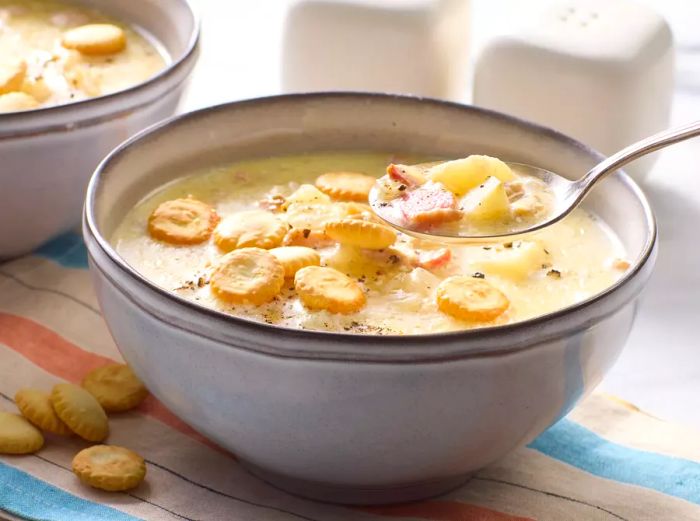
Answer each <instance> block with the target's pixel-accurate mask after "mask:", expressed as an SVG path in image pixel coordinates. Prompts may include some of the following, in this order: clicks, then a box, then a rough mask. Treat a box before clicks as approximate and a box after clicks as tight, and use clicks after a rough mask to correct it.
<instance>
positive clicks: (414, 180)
mask: <svg viewBox="0 0 700 521" xmlns="http://www.w3.org/2000/svg"><path fill="white" fill-rule="evenodd" d="M386 173H387V174H388V175H389V178H390V179H392V180H394V181H397V182H399V183H402V184H404V185H405V186H406V187H407V188H413V187H415V186H420V185H422V184H423V183H425V181H426V179H425V177H424V176H423V174H421V173H420V172H419V171H418V170H417V169H416V168H415V167H412V166H407V165H395V164H394V163H392V164H390V165H389V166H388V167H386Z"/></svg>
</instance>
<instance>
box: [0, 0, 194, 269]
mask: <svg viewBox="0 0 700 521" xmlns="http://www.w3.org/2000/svg"><path fill="white" fill-rule="evenodd" d="M0 27H1V28H2V30H1V31H0V154H1V155H2V158H3V168H2V169H1V170H0V182H2V184H3V186H5V187H6V189H5V190H4V191H3V194H2V196H0V202H2V204H1V205H0V219H1V220H2V221H3V222H6V223H7V222H11V223H12V225H11V226H3V227H2V228H0V259H2V258H8V257H12V256H16V255H20V254H22V253H27V252H28V251H30V250H31V249H33V248H35V247H36V246H38V245H39V244H41V243H42V242H44V241H46V240H48V239H50V238H52V237H54V236H56V235H57V234H60V233H62V232H66V231H68V230H70V229H71V228H73V227H76V226H77V225H78V224H79V221H80V209H81V203H82V200H83V197H84V191H85V187H86V185H87V181H88V179H89V176H90V173H91V172H92V170H94V168H95V167H96V166H97V164H98V163H99V161H100V160H101V159H102V158H103V157H104V156H105V155H106V154H107V153H108V152H109V151H110V150H111V149H112V148H113V147H114V146H116V145H117V144H118V143H120V142H121V141H123V140H124V139H126V138H128V137H129V136H130V135H132V134H134V133H135V132H137V131H139V130H141V129H143V128H144V127H146V126H148V125H150V124H153V123H155V122H157V121H159V120H161V119H164V118H165V117H168V116H171V115H172V114H173V113H174V112H175V109H176V106H177V104H178V102H179V99H180V96H181V94H182V92H183V88H184V82H185V80H186V78H187V77H188V75H189V73H190V71H191V70H192V67H193V66H194V63H195V61H196V57H197V42H198V34H199V27H198V21H197V19H196V17H195V15H194V13H193V12H192V10H191V9H190V7H189V5H188V4H187V2H186V0H165V1H163V2H142V1H136V0H129V1H125V2H119V3H115V2H108V1H105V0H92V1H89V2H75V1H72V0H22V1H19V0H0Z"/></svg>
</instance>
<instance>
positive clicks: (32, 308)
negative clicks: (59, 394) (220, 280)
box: [0, 234, 700, 521]
mask: <svg viewBox="0 0 700 521" xmlns="http://www.w3.org/2000/svg"><path fill="white" fill-rule="evenodd" d="M86 267H87V266H86V255H85V250H84V247H83V245H82V242H81V240H80V237H79V236H78V235H77V234H68V235H65V236H63V237H60V238H59V239H56V240H54V241H53V242H51V243H49V244H48V245H46V246H45V247H43V248H41V249H40V250H38V251H37V252H36V254H35V255H32V256H28V257H24V258H21V259H18V260H14V261H11V262H8V263H5V264H1V265H0V409H2V410H8V411H14V410H15V406H14V404H13V401H12V397H13V396H14V393H15V391H16V390H17V389H18V388H20V387H23V386H36V387H40V388H45V389H50V387H51V386H52V385H53V384H54V383H56V382H60V381H69V382H79V381H80V379H81V378H82V376H83V375H84V373H85V372H86V371H87V370H89V369H91V368H94V367H97V366H100V365H102V364H104V363H105V362H107V361H111V360H120V356H119V352H118V351H117V348H116V347H115V345H114V343H113V342H112V339H111V337H110V335H109V333H108V331H107V328H106V327H105V324H104V322H103V321H102V318H101V316H100V311H99V308H98V306H97V302H96V300H95V297H94V295H93V293H92V289H91V286H90V280H89V276H88V273H87V271H86ZM110 422H111V434H110V437H109V440H108V441H109V443H112V444H116V445H124V446H126V447H129V448H131V449H134V450H136V451H138V452H139V453H140V454H141V455H143V456H144V457H145V458H146V461H147V463H148V476H147V479H146V481H145V482H144V483H143V484H142V485H141V486H139V487H138V488H136V489H135V490H133V491H130V492H128V493H103V492H100V491H97V490H92V489H89V488H87V487H85V486H83V485H81V484H80V483H79V482H78V480H77V478H76V477H75V476H74V475H73V473H72V472H71V471H70V465H71V460H72V458H73V455H74V454H75V453H76V452H77V451H78V450H80V449H81V448H83V447H85V446H86V444H85V443H84V442H82V441H80V440H79V439H77V438H75V437H74V438H62V439H53V438H48V439H47V443H46V446H45V448H44V449H42V450H41V451H40V452H39V453H38V454H35V455H31V456H1V457H0V518H1V517H3V516H4V517H7V518H8V519H32V520H51V521H54V520H55V521H69V520H70V521H82V520H90V521H100V520H105V521H127V520H130V521H131V520H134V519H146V520H158V521H160V520H236V521H238V520H241V521H243V520H280V521H281V520H314V521H321V520H324V521H325V520H329V521H335V520H338V521H341V520H342V521H347V520H353V521H362V520H368V521H369V520H374V521H378V520H382V519H384V520H386V519H405V520H407V519H413V520H436V521H467V520H469V521H506V520H512V521H526V520H535V519H536V520H542V521H545V520H552V521H565V520H594V521H595V520H625V521H644V520H649V521H652V520H653V521H660V520H669V521H670V520H673V521H686V520H687V521H691V520H694V521H697V520H700V433H697V432H692V431H690V430H688V429H685V428H682V427H679V426H676V425H672V424H669V423H665V422H663V421H660V420H658V419H655V418H653V417H651V416H648V415H646V414H644V413H642V412H639V411H638V410H635V409H634V408H633V407H631V406H629V405H626V404H624V403H622V402H620V401H617V400H614V399H611V398H610V397H606V396H603V395H593V396H592V397H590V398H588V399H587V400H586V401H585V402H584V403H582V404H581V405H580V406H579V407H577V408H576V409H575V410H574V411H573V412H572V413H571V414H570V415H569V416H568V417H567V418H566V419H564V420H562V421H560V422H559V423H557V424H556V425H555V426H554V427H552V428H551V429H549V430H548V431H547V432H545V433H544V434H542V435H541V436H540V437H539V438H537V439H536V440H535V441H534V442H533V443H531V444H530V445H529V446H528V447H527V448H523V449H520V450H517V451H515V452H514V453H512V454H511V455H509V456H508V457H506V458H504V459H503V460H502V461H500V462H499V463H497V464H495V465H493V466H491V467H489V468H487V469H485V470H483V471H481V472H479V473H478V475H477V476H476V477H475V478H474V479H472V480H471V481H470V482H469V483H468V484H467V485H466V486H464V487H463V488H461V489H459V490H457V491H455V492H453V493H451V494H448V495H446V496H443V497H440V498H437V499H435V500H431V501H425V502H420V503H413V504H407V505H399V506H389V507H378V508H362V509H359V508H345V507H340V506H333V505H324V504H319V503H313V502H310V501H305V500H302V499H298V498H295V497H293V496H290V495H288V494H285V493H283V492H280V491H278V490H276V489H274V488H271V487H269V486H267V485H266V484H264V483H262V482H261V481H259V480H257V479H256V478H253V477H251V476H250V475H248V474H247V473H246V472H245V471H244V470H243V469H242V468H241V467H240V466H239V465H238V464H237V463H236V459H235V457H234V456H232V455H230V454H227V453H224V452H223V451H221V450H220V449H217V448H216V447H215V446H213V445H212V444H211V443H209V442H207V440H205V439H204V438H203V437H202V436H200V435H198V434H197V433H196V432H194V431H193V430H192V429H190V428H189V427H188V426H187V425H185V424H184V423H182V422H181V421H180V420H178V419H177V418H176V417H174V416H173V415H172V414H171V413H170V412H169V411H168V410H167V409H165V407H163V406H162V405H161V404H160V403H158V401H157V400H155V399H154V398H152V397H151V398H149V399H147V400H146V402H144V403H143V404H142V406H141V407H140V408H139V409H137V410H136V411H134V412H130V413H124V414H121V415H113V416H112V417H111V420H110Z"/></svg>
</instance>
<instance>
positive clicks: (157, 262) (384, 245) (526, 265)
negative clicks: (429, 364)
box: [112, 153, 629, 335]
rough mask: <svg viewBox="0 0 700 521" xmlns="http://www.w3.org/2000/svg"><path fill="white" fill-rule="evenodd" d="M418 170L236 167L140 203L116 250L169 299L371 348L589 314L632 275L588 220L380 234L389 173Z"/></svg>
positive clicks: (333, 164)
mask: <svg viewBox="0 0 700 521" xmlns="http://www.w3.org/2000/svg"><path fill="white" fill-rule="evenodd" d="M426 159H430V158H424V157H413V156H409V155H402V156H396V155H391V154H379V153H314V154H305V155H295V156H286V157H271V158H266V159H255V160H250V161H242V162H238V163H236V164H233V165H228V166H222V167H220V168H214V169H211V170H207V171H202V172H193V173H192V175H190V176H188V177H186V178H183V179H179V180H177V181H175V182H173V183H171V184H169V185H167V186H164V187H162V188H161V189H159V190H157V191H156V192H154V193H152V194H150V195H148V196H147V197H145V198H144V199H143V200H142V201H141V202H140V203H139V204H138V205H137V206H136V207H135V208H133V209H132V210H131V211H130V212H129V213H128V215H127V216H126V218H125V219H124V221H123V222H122V223H121V225H120V226H119V227H118V229H117V230H116V232H115V233H114V235H113V237H112V242H113V244H114V246H115V247H116V250H117V252H118V253H119V254H120V255H122V256H123V258H124V259H125V260H126V261H127V262H128V263H129V264H131V265H132V266H133V267H134V268H135V269H136V270H137V271H139V272H140V273H141V274H143V275H144V276H145V277H147V278H148V279H150V280H151V281H153V282H154V283H156V284H157V285H159V286H161V287H163V288H165V289H166V290H168V291H171V292H173V293H174V294H176V295H178V296H180V297H183V298H185V299H188V300H191V301H194V302H196V303H198V304H201V305H202V306H206V307H210V308H213V309H216V310H219V311H223V312H225V313H229V314H231V315H235V316H238V317H243V318H247V319H251V320H255V321H259V322H264V323H267V324H273V325H278V326H284V327H289V328H296V329H307V330H319V331H333V332H347V333H358V334H378V335H394V334H397V335H407V334H426V333H436V332H445V331H454V330H462V329H469V328H477V327H484V326H493V325H502V324H509V323H513V322H518V321H521V320H525V319H528V318H532V317H536V316H539V315H543V314H546V313H550V312H552V311H555V310H558V309H561V308H565V307H568V306H571V305H572V304H575V303H577V302H580V301H582V300H585V299H587V298H589V297H591V296H593V295H595V294H597V293H599V292H600V291H602V290H604V289H605V288H607V287H609V286H610V285H612V284H614V283H615V281H617V280H618V279H619V278H620V277H621V276H622V274H623V273H624V271H625V270H626V269H627V268H628V267H629V264H628V263H627V262H626V261H625V260H624V257H625V252H624V250H623V247H622V245H621V243H620V241H619V240H618V239H617V238H616V237H615V235H614V234H613V233H612V231H611V230H610V229H609V228H608V226H607V225H606V224H605V223H604V222H602V221H601V220H600V219H599V218H598V217H596V216H595V215H592V214H590V213H588V212H587V211H586V210H585V209H577V210H575V211H574V212H573V213H572V214H571V215H570V216H569V217H567V218H566V219H565V220H563V221H562V222H560V223H558V224H555V225H553V226H551V227H550V228H547V229H545V230H543V231H542V232H540V233H538V234H537V235H534V236H532V238H528V240H523V241H515V242H505V243H501V244H470V245H465V246H448V245H444V244H440V243H437V242H427V241H423V240H418V239H414V238H411V237H409V236H406V235H403V234H401V233H398V232H395V231H394V230H393V229H391V228H389V227H387V226H386V225H384V224H382V222H381V221H380V220H379V219H378V218H377V217H376V216H375V215H374V214H373V213H372V212H371V210H370V208H369V206H368V205H367V204H366V201H367V194H368V192H369V189H370V188H371V186H372V185H373V183H374V182H375V180H376V179H377V178H379V177H380V176H382V175H383V174H384V173H385V172H386V168H387V165H388V164H389V163H405V164H409V163H420V162H421V161H425V160H426Z"/></svg>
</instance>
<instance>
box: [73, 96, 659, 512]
mask: <svg viewBox="0 0 700 521" xmlns="http://www.w3.org/2000/svg"><path fill="white" fill-rule="evenodd" d="M469 157H471V158H472V159H468V160H465V161H463V163H464V164H469V165H471V166H470V168H472V167H473V164H478V165H480V166H479V168H481V169H482V170H479V175H480V176H482V177H483V178H484V184H485V185H486V184H489V183H490V184H494V182H493V181H490V179H492V178H494V177H498V176H499V175H502V176H506V175H508V176H512V177H509V178H508V181H506V185H505V187H504V188H503V190H504V191H503V194H502V195H503V201H502V202H503V205H505V206H504V208H501V210H500V211H502V212H508V213H509V215H510V214H511V212H512V214H513V215H515V214H516V213H517V212H519V211H520V207H522V206H523V202H522V198H523V193H521V191H519V190H517V189H516V187H515V185H517V184H518V182H525V181H526V180H520V181H518V177H517V172H509V173H505V171H503V170H502V166H501V165H502V163H501V160H504V161H509V162H516V163H517V162H521V163H528V164H535V165H538V166H542V167H543V168H547V169H550V170H553V171H556V172H559V173H561V174H563V175H565V176H571V177H576V176H577V175H578V174H579V173H580V172H582V171H586V170H587V169H588V168H589V167H590V165H592V164H594V163H595V162H596V161H598V160H599V156H598V155H597V154H596V153H595V152H593V151H591V150H589V149H587V148H586V147H585V146H583V145H581V144H579V143H577V142H575V141H573V140H570V139H568V138H566V137H564V136H562V135H560V134H557V133H555V132H553V131H551V130H548V129H544V128H542V127H538V126H535V125H531V124H528V123H525V122H522V121H519V120H515V119H512V118H509V117H507V116H504V115H501V114H497V113H492V112H488V111H483V110H479V109H476V108H473V107H466V106H459V105H453V104H448V103H443V102H437V101H430V100H421V99H413V98H407V97H394V96H383V95H369V94H367V95H364V94H342V93H339V94H316V95H298V96H282V97H276V98H267V99H261V100H253V101H248V102H241V103H235V104H230V105H225V106H221V107H216V108H213V109H208V110H205V111H200V112H197V113H194V114H190V115H187V116H184V117H182V118H179V119H177V120H175V121H172V122H170V123H167V124H165V125H161V126H160V127H158V128H154V129H152V130H150V131H148V132H146V133H144V134H142V135H140V136H138V137H137V138H135V139H133V140H131V141H129V142H127V143H126V144H124V145H123V146H122V147H120V148H119V149H118V150H117V151H116V152H114V153H113V154H112V155H111V156H110V157H109V158H108V159H107V160H106V161H105V162H104V163H103V164H102V165H101V167H100V168H99V169H98V171H97V173H96V174H95V176H94V177H93V180H92V182H91V186H90V189H89V192H88V199H87V202H86V213H85V223H84V232H85V239H86V241H87V245H88V250H89V253H90V262H91V268H92V271H93V274H94V280H95V282H96V288H97V293H98V297H99V300H100V303H101V306H102V309H103V312H104V315H105V318H106V320H107V321H108V323H109V325H110V329H111V331H112V332H113V334H114V337H115V340H116V341H117V344H118V345H119V348H120V349H121V351H122V353H123V354H124V357H125V358H126V360H127V361H128V362H129V363H130V364H131V365H132V366H133V367H134V370H135V371H136V372H137V373H138V374H139V376H140V377H141V378H142V379H143V380H144V381H145V382H146V383H147V385H148V386H149V389H150V390H151V391H152V392H153V393H154V394H155V395H156V396H157V397H158V398H159V399H161V400H162V401H163V402H164V403H165V404H166V405H167V406H168V407H170V408H171V409H172V410H173V411H174V412H176V413H177V414H179V415H180V416H181V417H182V418H183V419H184V420H185V421H187V422H188V423H190V424H191V425H192V426H193V427H195V428H196V429H198V430H199V431H201V432H202V433H203V434H205V435H206V436H208V437H210V438H211V439H213V440H214V441H216V442H217V443H219V444H221V445H222V446H224V447H226V448H228V449H230V450H232V451H233V452H235V453H236V454H237V456H238V457H239V458H240V460H241V462H242V464H244V465H245V466H246V467H247V468H249V469H250V470H251V471H252V472H254V473H255V474H257V475H259V476H261V477H262V478H263V479H265V480H267V481H269V482H271V483H273V484H275V485H277V486H280V487H282V488H284V489H286V490H289V491H292V492H295V493H298V494H301V495H305V496H308V497H313V498H318V499H322V500H327V501H339V502H348V503H382V502H392V501H405V500H409V499H417V498H421V497H427V496H430V495H435V494H438V493H440V492H444V491H447V490H449V489H450V488H453V487H455V486H457V485H459V484H460V483H463V482H464V481H465V480H466V479H468V477H469V476H470V475H471V474H472V473H473V472H475V471H477V470H478V469H480V468H482V467H484V466H485V465H488V464H489V463H492V462H493V461H495V460H496V459H498V458H500V457H502V456H503V455H505V454H506V453H507V452H509V451H510V450H512V449H514V448H516V447H518V446H521V445H524V444H525V443H527V442H529V441H531V440H532V439H533V438H534V437H535V436H537V435H538V434H539V433H541V432H542V431H543V430H544V429H546V428H547V427H548V426H549V425H551V424H552V423H554V422H555V421H557V420H558V419H559V418H561V417H562V416H563V415H564V414H566V412H567V411H569V410H570V409H571V407H573V405H574V404H575V403H576V402H577V401H578V400H579V399H580V398H581V397H583V396H584V395H585V394H586V393H588V392H589V391H590V390H591V389H592V388H593V387H594V386H595V385H596V384H597V383H598V382H599V381H600V379H601V378H602V377H603V375H604V374H605V372H606V371H607V370H608V369H609V367H610V366H611V365H612V363H613V362H614V360H615V359H616V358H617V356H618V355H619V353H620V351H621V349H622V346H623V345H624V341H625V340H626V338H627V334H628V332H629V329H630V327H631V325H632V322H633V318H634V310H635V306H636V301H637V296H638V294H639V292H640V290H641V289H642V287H643V286H644V284H645V282H646V280H647V278H648V276H649V273H650V271H651V268H652V265H653V259H654V252H655V243H656V242H655V241H656V239H655V237H656V232H655V225H654V221H653V217H652V215H651V212H650V210H649V207H648V205H647V202H646V200H645V198H644V196H643V195H642V194H641V192H640V191H639V190H638V188H637V187H636V186H635V185H634V183H633V182H632V181H631V180H630V179H629V178H628V177H627V176H625V175H624V174H622V173H618V174H616V175H614V176H612V177H611V178H610V179H609V180H607V181H606V186H605V188H601V190H599V191H597V192H596V193H594V194H592V195H591V197H590V199H589V200H588V201H587V205H586V206H584V207H583V208H581V209H579V210H577V211H576V212H574V213H573V214H572V215H571V216H570V217H568V218H567V219H566V220H564V221H562V222H561V223H559V224H557V225H555V226H552V227H551V228H549V229H547V230H544V231H543V232H541V233H538V234H536V235H533V236H531V237H528V238H527V240H521V241H513V242H503V243H496V244H475V245H465V246H456V245H445V244H440V243H436V242H429V241H423V240H416V239H413V238H411V237H408V236H405V235H403V234H401V233H398V232H396V231H395V230H393V229H391V228H388V227H387V226H385V225H384V224H383V223H382V222H381V221H380V220H379V219H377V218H376V216H374V215H373V214H372V212H371V210H370V209H369V207H368V206H367V205H366V200H367V193H368V191H369V188H370V187H371V186H372V184H373V183H374V181H375V180H376V179H377V178H379V177H381V176H382V175H384V173H385V172H386V170H387V167H389V168H390V169H391V168H394V167H395V166H396V165H401V164H414V163H425V162H428V163H433V162H436V161H445V160H457V159H459V158H469ZM391 165H394V166H391ZM516 181H518V182H516ZM479 186H480V185H477V188H478V187H479ZM397 189H398V190H400V187H399V188H397ZM489 200H490V199H486V200H485V202H484V203H482V204H486V205H487V206H488V205H489V204H491V203H489V202H488V201H489ZM519 201H520V203H519ZM503 205H502V206H503Z"/></svg>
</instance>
